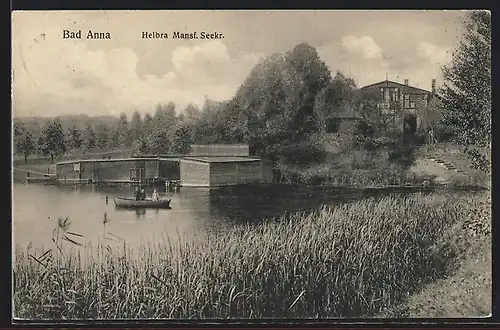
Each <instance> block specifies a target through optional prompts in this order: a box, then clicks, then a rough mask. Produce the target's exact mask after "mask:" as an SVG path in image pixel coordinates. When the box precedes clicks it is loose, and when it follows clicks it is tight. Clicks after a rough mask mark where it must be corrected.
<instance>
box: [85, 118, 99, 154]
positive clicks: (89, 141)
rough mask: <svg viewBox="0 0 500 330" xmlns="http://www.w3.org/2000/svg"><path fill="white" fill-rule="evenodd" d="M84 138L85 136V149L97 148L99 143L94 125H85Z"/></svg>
mask: <svg viewBox="0 0 500 330" xmlns="http://www.w3.org/2000/svg"><path fill="white" fill-rule="evenodd" d="M84 136H85V140H84V145H85V149H87V150H92V149H93V148H95V146H96V144H97V141H96V136H95V133H94V129H93V128H92V125H90V123H86V124H85V134H84Z"/></svg>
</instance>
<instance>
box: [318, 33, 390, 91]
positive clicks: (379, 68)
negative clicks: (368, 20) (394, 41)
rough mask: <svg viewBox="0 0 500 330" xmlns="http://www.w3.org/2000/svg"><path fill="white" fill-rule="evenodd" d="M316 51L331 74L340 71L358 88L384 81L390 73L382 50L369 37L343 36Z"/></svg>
mask: <svg viewBox="0 0 500 330" xmlns="http://www.w3.org/2000/svg"><path fill="white" fill-rule="evenodd" d="M317 50H318V54H319V55H320V58H321V59H322V60H323V61H325V62H326V64H327V65H328V66H329V67H330V70H331V71H332V74H335V72H336V71H337V70H339V71H342V72H343V73H344V74H346V75H350V76H351V77H354V78H355V80H357V83H358V85H360V86H363V85H367V84H370V83H372V82H376V81H379V80H382V79H385V74H386V72H388V71H390V64H389V62H388V61H387V60H386V59H385V58H384V56H383V50H382V48H381V47H380V46H378V45H377V44H376V43H375V41H374V40H373V39H372V38H371V37H369V36H363V37H355V36H343V37H342V38H341V39H340V41H338V42H331V43H327V44H324V45H322V46H320V47H318V48H317Z"/></svg>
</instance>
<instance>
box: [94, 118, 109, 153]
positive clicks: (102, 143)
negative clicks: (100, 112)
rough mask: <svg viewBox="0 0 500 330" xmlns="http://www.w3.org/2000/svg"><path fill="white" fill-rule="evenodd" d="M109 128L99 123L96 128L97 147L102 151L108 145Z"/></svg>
mask: <svg viewBox="0 0 500 330" xmlns="http://www.w3.org/2000/svg"><path fill="white" fill-rule="evenodd" d="M109 136H110V133H109V126H108V125H107V124H106V123H99V124H97V126H96V142H97V147H99V148H100V149H104V148H106V147H107V146H108V145H109Z"/></svg>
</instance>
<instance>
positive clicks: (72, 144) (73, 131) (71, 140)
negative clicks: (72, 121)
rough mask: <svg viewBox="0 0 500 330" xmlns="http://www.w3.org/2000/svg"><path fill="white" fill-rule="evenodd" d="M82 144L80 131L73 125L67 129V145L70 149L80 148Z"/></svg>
mask: <svg viewBox="0 0 500 330" xmlns="http://www.w3.org/2000/svg"><path fill="white" fill-rule="evenodd" d="M82 145H83V137H82V132H81V131H80V130H79V129H78V127H76V125H73V126H72V127H71V128H70V129H69V130H68V147H69V148H71V149H80V148H81V147H82Z"/></svg>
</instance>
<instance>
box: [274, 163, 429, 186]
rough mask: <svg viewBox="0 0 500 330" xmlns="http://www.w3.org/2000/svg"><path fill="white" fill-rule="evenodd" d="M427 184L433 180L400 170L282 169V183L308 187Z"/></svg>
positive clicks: (387, 168)
mask: <svg viewBox="0 0 500 330" xmlns="http://www.w3.org/2000/svg"><path fill="white" fill-rule="evenodd" d="M424 181H428V182H429V183H431V184H432V178H431V177H426V176H415V175H413V173H409V172H406V171H403V170H402V169H400V168H397V167H388V166H387V167H385V166H384V167H373V168H365V169H352V168H349V167H347V166H346V167H335V166H332V165H331V164H326V163H324V164H317V165H313V166H309V167H303V168H300V167H294V166H282V167H281V182H282V183H290V184H306V185H333V186H336V187H352V188H365V187H380V186H389V185H420V184H423V182H424Z"/></svg>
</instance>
